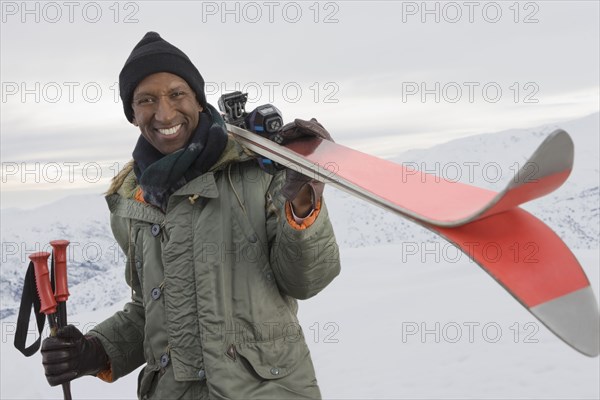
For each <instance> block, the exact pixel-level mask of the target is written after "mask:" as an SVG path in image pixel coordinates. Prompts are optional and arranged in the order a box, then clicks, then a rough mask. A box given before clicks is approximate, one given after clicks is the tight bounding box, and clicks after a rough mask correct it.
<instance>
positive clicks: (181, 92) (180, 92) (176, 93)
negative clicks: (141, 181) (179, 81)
mask: <svg viewBox="0 0 600 400" xmlns="http://www.w3.org/2000/svg"><path fill="white" fill-rule="evenodd" d="M183 96H185V92H184V91H182V90H180V91H177V92H173V94H171V97H173V98H180V97H183Z"/></svg>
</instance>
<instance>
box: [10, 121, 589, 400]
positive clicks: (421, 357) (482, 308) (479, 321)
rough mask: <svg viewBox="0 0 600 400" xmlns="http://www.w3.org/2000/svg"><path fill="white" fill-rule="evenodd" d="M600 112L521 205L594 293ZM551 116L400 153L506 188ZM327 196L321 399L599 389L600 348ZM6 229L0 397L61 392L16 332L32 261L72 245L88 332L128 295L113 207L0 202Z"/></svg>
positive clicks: (129, 384) (395, 227) (320, 305)
mask: <svg viewBox="0 0 600 400" xmlns="http://www.w3.org/2000/svg"><path fill="white" fill-rule="evenodd" d="M598 120H599V115H598V114H597V113H596V114H593V115H591V116H589V117H586V118H582V119H579V120H576V121H571V122H568V123H565V124H561V127H563V128H565V129H566V130H567V131H569V133H571V135H572V137H573V139H574V141H575V146H576V157H575V160H576V163H575V169H574V171H573V173H572V175H571V177H570V178H569V181H568V182H567V183H566V184H565V185H564V186H563V187H561V188H560V189H558V190H557V191H556V192H554V193H552V194H550V195H548V196H546V197H544V198H542V199H538V200H535V201H534V202H531V203H530V204H527V205H526V206H525V208H527V209H528V210H529V211H531V212H533V213H534V214H535V215H537V216H538V217H540V218H541V219H543V220H544V221H545V222H546V223H548V224H549V225H550V226H551V227H552V228H553V229H554V230H555V231H556V232H557V233H558V234H559V235H560V236H561V237H562V238H563V239H564V240H565V242H566V243H567V244H568V245H569V246H570V247H571V248H572V249H573V251H574V253H575V255H576V256H577V258H578V259H579V261H580V262H581V264H582V265H583V267H584V269H585V271H586V273H587V275H588V278H589V279H590V282H591V284H592V288H593V290H594V292H595V293H596V297H597V296H598V293H599V279H600V277H599V265H600V255H599V252H598V248H599V244H598V242H599V235H600V234H599V231H600V228H599V226H600V223H599V221H600V215H599V209H598V202H599V192H598V179H599V168H598V164H599V159H598V148H599V146H598V137H599V135H598V132H599V128H598ZM553 128H554V126H543V127H537V128H532V129H520V130H511V131H505V132H500V133H494V134H488V135H480V136H476V137H473V138H468V139H459V140H455V141H452V142H449V143H446V144H443V145H440V146H436V147H434V148H431V149H428V150H416V151H411V152H406V153H402V154H399V155H398V157H396V158H395V161H397V162H418V163H425V167H426V168H428V169H434V168H440V170H441V171H443V167H444V165H449V164H448V163H451V162H455V163H456V162H458V164H459V165H461V166H462V167H464V166H465V162H466V161H469V162H473V163H480V165H484V163H490V162H494V163H497V164H498V165H500V167H501V168H502V174H501V179H498V180H491V179H489V176H486V175H484V174H481V173H480V174H475V176H468V175H467V172H468V170H467V169H462V170H461V178H462V180H463V181H465V179H470V178H473V180H472V182H469V181H468V180H466V181H467V182H468V183H473V184H477V185H480V186H485V187H489V188H491V189H496V190H499V189H501V188H502V187H503V186H504V185H505V184H506V182H507V180H508V179H509V176H510V173H511V172H512V170H511V166H512V165H513V164H514V163H515V162H523V161H524V160H526V158H527V157H528V156H529V154H530V153H531V152H532V151H533V150H534V149H535V147H537V145H538V144H539V143H540V142H541V141H542V139H543V137H544V136H545V135H546V134H548V133H550V131H551V130H552V129H553ZM436 163H437V164H436ZM471 165H473V164H471ZM481 171H483V169H480V170H476V172H481ZM326 195H327V201H328V208H329V211H330V214H331V218H332V221H333V224H334V227H335V229H336V235H337V237H338V242H339V244H340V254H341V257H342V274H341V275H340V276H339V277H338V278H336V280H334V282H333V283H332V284H331V285H330V286H329V287H328V288H327V289H326V290H325V291H323V292H322V293H320V294H319V295H318V296H316V297H315V298H313V299H310V300H307V301H303V302H301V304H300V315H299V317H300V320H301V323H302V326H303V330H304V334H305V336H306V339H307V342H308V344H309V347H310V348H311V352H312V356H313V361H314V364H315V368H316V371H317V377H318V380H319V384H320V386H321V390H322V394H323V396H324V397H325V398H329V399H362V398H381V399H391V398H394V399H396V398H536V399H548V398H556V399H570V398H591V399H594V398H595V399H598V398H600V389H599V388H600V378H599V377H600V361H599V358H597V357H596V358H588V357H586V356H583V355H581V354H580V353H578V352H576V351H575V350H573V349H571V348H570V347H569V346H568V345H566V344H565V343H563V342H562V341H561V340H560V339H558V338H557V337H556V336H554V335H553V334H552V333H550V332H549V331H548V330H547V329H546V328H545V327H544V326H543V325H542V324H541V323H539V322H538V321H537V320H536V319H535V318H534V317H533V316H532V315H531V314H530V313H529V312H527V310H525V309H524V308H523V307H522V306H521V305H519V304H518V303H517V302H516V301H515V300H514V299H513V298H512V297H511V296H510V295H509V294H507V293H506V292H505V291H504V289H502V288H501V287H500V286H499V285H498V284H496V283H495V281H494V280H493V279H491V278H490V277H489V276H488V275H487V274H486V273H485V272H484V271H483V270H481V269H480V268H479V267H478V266H477V265H476V264H475V263H473V262H472V261H470V260H469V259H468V258H467V257H465V256H461V255H460V254H459V253H457V252H456V251H455V249H454V248H453V247H452V246H450V245H449V244H447V243H446V242H445V241H443V240H441V239H439V238H436V237H435V236H434V235H433V234H431V233H430V232H428V231H426V230H425V229H423V228H421V227H419V226H417V225H415V224H413V223H411V222H408V221H407V220H405V219H402V218H401V217H398V216H394V215H391V214H389V213H387V212H385V211H382V210H379V209H377V208H375V207H374V206H372V205H370V204H367V203H364V202H362V201H359V200H356V199H354V198H352V197H350V196H348V195H346V194H344V193H342V192H339V191H337V190H334V189H332V188H330V187H328V188H327V193H326ZM1 228H2V231H1V233H2V243H3V249H2V268H1V271H0V272H1V275H0V285H1V286H0V287H1V288H2V294H1V300H2V305H1V308H0V317H1V318H2V319H1V320H0V322H1V324H2V343H1V344H0V351H1V357H0V367H1V388H0V398H2V399H32V398H41V399H52V398H62V392H61V389H60V388H50V387H49V386H48V384H47V382H46V380H45V378H44V375H43V368H42V366H41V356H40V354H39V353H38V354H36V355H34V356H32V357H31V358H25V357H23V356H22V355H21V354H20V353H19V352H18V351H17V350H15V349H14V347H13V344H12V343H13V340H14V329H15V322H14V321H15V318H16V317H15V311H16V307H17V306H18V300H19V298H20V290H21V287H22V278H23V275H24V266H25V260H26V256H27V255H28V254H29V253H31V252H33V251H37V250H40V249H41V248H43V246H44V245H45V243H47V241H48V240H50V239H56V238H68V239H69V240H71V241H72V242H73V243H74V244H75V243H76V244H77V246H74V247H73V253H72V254H71V257H70V259H69V263H70V264H69V265H70V267H69V268H70V274H71V275H70V277H69V278H70V282H69V283H70V291H71V298H70V299H69V312H70V314H69V321H70V322H71V323H74V324H77V325H78V326H79V327H80V328H81V329H82V330H83V331H86V330H89V329H90V328H92V327H93V326H94V325H95V324H96V323H98V322H100V321H102V320H103V319H104V318H106V317H108V316H110V315H111V314H112V313H114V312H115V311H117V310H119V309H120V308H121V307H122V304H123V303H124V302H125V301H126V298H127V296H128V294H129V290H128V288H127V287H126V286H125V283H124V279H123V271H122V262H123V258H122V254H121V253H120V252H119V250H118V249H117V248H116V247H115V246H116V243H115V242H114V239H113V238H112V236H111V234H110V229H109V225H108V212H107V210H106V206H105V204H104V201H103V199H102V197H101V196H99V195H96V196H89V195H86V196H72V197H68V198H66V199H64V200H62V201H60V202H56V203H53V204H50V205H47V206H44V207H40V208H38V209H34V210H28V211H21V210H15V209H11V210H2V227H1ZM415 250H416V251H415ZM30 329H31V335H30V338H29V341H28V343H31V342H32V341H33V340H34V339H35V332H34V327H33V324H30ZM43 334H44V335H47V332H44V333H43ZM136 383H137V373H136V372H134V373H132V374H130V375H129V376H127V377H125V378H123V379H121V380H119V381H118V382H115V383H113V384H110V385H109V384H106V383H104V382H101V381H100V380H98V379H94V378H87V377H86V378H82V379H78V380H76V381H74V382H73V383H72V393H73V395H74V397H75V398H80V399H99V398H102V399H133V398H135V396H136V390H135V389H136Z"/></svg>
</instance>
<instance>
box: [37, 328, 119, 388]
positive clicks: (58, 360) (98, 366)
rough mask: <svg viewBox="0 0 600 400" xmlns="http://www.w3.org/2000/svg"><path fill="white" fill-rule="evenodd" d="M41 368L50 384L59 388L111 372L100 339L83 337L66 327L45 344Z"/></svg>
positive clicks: (75, 329) (76, 331)
mask: <svg viewBox="0 0 600 400" xmlns="http://www.w3.org/2000/svg"><path fill="white" fill-rule="evenodd" d="M42 364H44V371H45V373H46V379H47V380H48V383H49V384H50V386H56V385H60V384H62V383H65V382H69V381H72V380H73V379H75V378H79V377H80V376H83V375H96V374H97V373H98V372H100V371H103V370H105V369H107V368H108V366H109V359H108V355H107V354H106V351H105V350H104V347H102V344H101V343H100V340H99V339H98V338H96V337H94V336H84V335H83V334H82V333H81V332H80V331H79V329H77V328H76V327H74V326H73V325H67V326H65V327H62V328H59V329H58V331H57V332H56V336H51V337H49V338H46V339H44V341H43V342H42Z"/></svg>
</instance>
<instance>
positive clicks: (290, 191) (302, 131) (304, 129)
mask: <svg viewBox="0 0 600 400" xmlns="http://www.w3.org/2000/svg"><path fill="white" fill-rule="evenodd" d="M301 137H319V138H321V139H324V140H329V141H331V142H333V139H332V138H331V135H330V134H329V132H327V130H326V129H325V128H323V125H321V124H320V123H319V121H317V120H316V119H314V118H312V119H311V120H310V121H304V120H302V119H295V120H294V122H290V123H288V124H285V125H284V126H283V127H282V128H281V130H280V131H279V132H278V133H276V134H275V135H273V136H272V137H271V140H273V141H275V142H277V143H279V144H281V145H285V144H287V143H289V142H291V141H292V140H296V139H298V138H301ZM307 184H308V185H309V186H310V187H311V190H312V194H313V207H314V206H315V204H316V203H317V201H318V200H319V199H320V198H321V196H322V195H323V189H324V188H325V184H324V183H323V182H319V181H317V180H315V179H312V178H310V177H308V176H306V175H303V174H301V173H300V172H298V171H295V170H293V169H288V170H287V171H286V179H285V184H284V185H283V187H282V188H281V194H282V195H283V197H285V198H286V199H287V200H289V201H292V200H294V199H295V198H296V196H297V195H298V193H299V192H300V189H302V187H303V186H304V185H307Z"/></svg>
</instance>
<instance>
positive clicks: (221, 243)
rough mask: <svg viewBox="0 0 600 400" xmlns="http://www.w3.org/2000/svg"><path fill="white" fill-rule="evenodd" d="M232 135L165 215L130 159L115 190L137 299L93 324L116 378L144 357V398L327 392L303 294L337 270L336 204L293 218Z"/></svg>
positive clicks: (111, 197)
mask: <svg viewBox="0 0 600 400" xmlns="http://www.w3.org/2000/svg"><path fill="white" fill-rule="evenodd" d="M284 180H285V170H284V171H280V172H278V173H277V174H275V175H269V174H267V173H265V172H264V171H263V170H261V169H260V168H259V167H258V165H257V163H256V162H255V161H254V160H253V159H252V156H251V155H249V154H247V152H246V151H245V149H244V148H243V147H242V146H241V145H240V144H239V143H237V142H236V141H235V140H234V139H233V138H232V137H229V139H228V143H227V147H226V149H225V151H224V153H223V155H222V156H221V158H220V159H219V161H218V162H217V163H216V164H215V166H214V167H213V168H212V169H211V171H209V172H208V173H205V174H203V175H201V176H199V177H197V178H196V179H194V180H192V181H190V182H189V183H188V184H186V185H185V186H184V187H182V188H181V189H179V190H178V191H176V192H175V193H174V194H173V195H171V197H170V199H169V203H168V207H167V211H166V213H163V212H161V211H160V210H158V209H157V208H155V207H152V206H150V205H147V204H145V203H142V202H139V201H137V200H135V198H134V196H135V193H136V190H137V184H136V181H135V175H134V173H133V171H132V167H131V164H130V165H128V166H127V167H126V168H125V169H124V170H123V171H122V172H121V173H120V174H119V176H117V178H116V179H115V181H114V182H113V186H112V187H111V189H110V190H109V193H108V195H107V197H106V199H107V202H108V206H109V209H110V212H111V227H112V230H113V233H114V236H115V238H116V240H117V242H118V243H119V245H120V247H121V248H122V250H123V252H124V253H125V255H126V256H127V263H126V273H125V275H126V280H127V283H128V284H129V285H130V286H131V288H132V300H131V302H129V303H127V304H126V305H125V307H124V309H123V310H122V311H120V312H117V313H116V314H115V315H114V316H112V317H110V318H109V319H107V320H105V321H104V322H102V323H100V324H99V325H97V326H96V327H95V328H94V329H93V330H92V331H91V332H90V333H89V334H91V335H94V336H97V337H98V338H99V339H100V341H101V342H102V344H103V346H104V348H105V350H106V352H107V354H108V356H109V358H110V365H111V374H112V377H111V379H112V380H116V379H118V378H119V377H121V376H124V375H126V374H128V373H130V372H131V371H133V370H134V369H136V368H137V367H139V366H140V365H142V364H143V363H146V366H145V368H144V369H143V370H142V372H141V373H140V376H139V379H138V397H139V398H144V399H145V398H152V399H154V398H156V399H170V398H201V399H204V398H211V399H266V398H269V399H287V398H318V397H320V392H319V388H318V385H317V381H316V377H315V372H314V369H313V366H312V361H311V358H310V354H309V350H308V347H307V345H306V342H305V339H304V337H303V335H302V331H301V329H300V325H299V323H298V319H297V317H296V313H297V302H296V299H306V298H309V297H311V296H314V295H315V294H317V293H318V292H319V291H321V290H322V289H323V288H324V287H325V286H327V285H328V284H329V283H330V282H331V281H332V279H333V278H334V277H335V276H336V275H338V274H339V272H340V262H339V253H338V248H337V244H336V241H335V237H334V233H333V228H332V226H331V223H330V221H329V218H328V214H327V208H326V207H325V204H324V203H322V206H321V210H320V213H319V215H318V217H317V219H316V220H315V221H314V223H313V224H312V225H310V226H309V227H308V228H306V229H304V230H298V229H295V228H293V227H292V226H291V225H290V224H289V223H288V221H287V220H286V216H285V210H284V199H283V198H282V197H281V195H280V194H279V189H280V188H281V186H282V185H283V183H284Z"/></svg>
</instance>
